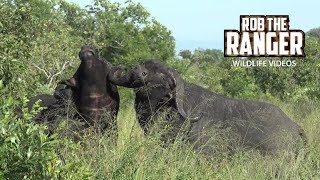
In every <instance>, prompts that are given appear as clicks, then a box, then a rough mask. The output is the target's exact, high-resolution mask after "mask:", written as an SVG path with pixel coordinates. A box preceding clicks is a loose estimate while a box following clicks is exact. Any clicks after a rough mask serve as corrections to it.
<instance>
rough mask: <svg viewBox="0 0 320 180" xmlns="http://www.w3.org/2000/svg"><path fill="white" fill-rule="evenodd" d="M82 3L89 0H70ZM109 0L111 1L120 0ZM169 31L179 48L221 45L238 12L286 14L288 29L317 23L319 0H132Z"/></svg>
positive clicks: (236, 24)
mask: <svg viewBox="0 0 320 180" xmlns="http://www.w3.org/2000/svg"><path fill="white" fill-rule="evenodd" d="M70 1H71V2H74V3H77V4H79V5H80V6H81V7H84V6H85V5H88V4H93V1H92V0H70ZM124 1H125V0H118V1H116V0H112V1H111V2H124ZM134 2H140V3H141V4H142V5H143V6H144V7H145V8H146V9H147V10H148V11H149V12H150V14H151V16H153V17H155V18H156V19H157V20H158V21H159V22H160V23H162V24H163V25H165V26H166V27H167V28H168V29H170V30H171V31H172V33H173V36H174V37H175V39H176V48H177V51H179V50H181V49H190V50H193V49H195V48H215V49H221V50H222V49H223V42H224V34H223V33H224V29H239V16H240V15H289V18H290V29H301V30H303V31H305V32H306V31H308V30H310V29H311V28H316V27H320V1H319V0H241V1H240V0H220V1H214V0H134Z"/></svg>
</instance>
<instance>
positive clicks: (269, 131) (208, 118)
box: [111, 60, 305, 153]
mask: <svg viewBox="0 0 320 180" xmlns="http://www.w3.org/2000/svg"><path fill="white" fill-rule="evenodd" d="M119 71H123V69H122V68H118V69H115V70H114V71H113V72H112V73H113V74H121V73H119ZM111 80H112V82H113V83H115V84H117V85H121V86H125V87H130V88H135V91H136V98H135V108H136V111H137V114H138V120H139V123H140V125H141V127H142V128H143V129H144V130H145V132H147V127H146V124H147V123H149V121H150V119H151V118H150V117H151V116H152V115H154V114H155V113H157V112H161V111H162V110H163V109H167V110H168V109H169V111H171V115H172V116H174V113H176V114H177V115H178V116H179V118H174V119H172V118H167V120H168V121H170V122H172V124H173V126H175V128H176V130H177V131H178V130H179V128H180V127H181V126H182V124H183V123H185V120H186V119H189V120H190V122H191V125H190V128H189V129H188V132H189V133H188V137H189V140H190V142H192V143H195V142H196V143H195V144H196V148H199V149H202V148H203V146H204V145H206V144H207V142H208V141H209V139H210V138H212V137H210V135H204V134H210V131H212V129H211V128H213V127H217V126H219V128H223V129H228V128H230V129H232V133H233V135H232V136H233V137H232V138H233V139H234V141H235V142H234V143H236V144H237V146H241V147H244V148H246V147H251V148H252V147H253V148H259V149H261V150H262V151H264V152H271V153H273V152H277V151H278V150H281V149H286V146H287V145H288V144H289V143H291V144H294V143H295V141H300V140H301V137H303V138H305V135H304V132H303V130H302V128H301V127H300V126H299V125H297V124H296V123H295V122H293V121H292V120H291V119H290V118H289V117H288V116H287V115H286V114H285V113H284V112H283V111H282V110H281V109H280V108H278V107H277V106H274V105H272V104H268V103H263V102H257V101H244V100H237V99H232V98H228V97H224V96H221V95H218V94H216V93H213V92H211V91H208V90H206V89H204V88H202V87H200V86H197V85H194V84H190V83H186V82H184V81H183V80H181V78H180V77H179V75H178V73H177V72H176V71H174V70H172V69H169V68H166V67H165V66H164V65H163V64H162V63H161V62H160V61H156V60H150V61H146V62H144V63H142V64H140V65H138V66H136V68H134V69H132V70H131V71H129V72H128V73H127V74H126V75H124V76H120V75H118V76H114V77H113V79H111ZM173 112H174V113H173ZM206 131H208V132H209V133H207V132H206ZM282 137H284V138H282ZM213 138H214V137H213ZM230 148H233V146H232V145H231V144H230ZM204 149H205V148H204ZM209 151H210V150H209Z"/></svg>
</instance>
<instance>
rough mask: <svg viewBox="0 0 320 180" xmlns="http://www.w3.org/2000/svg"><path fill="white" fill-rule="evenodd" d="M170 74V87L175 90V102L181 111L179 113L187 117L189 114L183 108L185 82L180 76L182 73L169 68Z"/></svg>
mask: <svg viewBox="0 0 320 180" xmlns="http://www.w3.org/2000/svg"><path fill="white" fill-rule="evenodd" d="M168 71H169V74H170V78H171V82H170V88H171V90H173V97H174V102H175V106H176V108H177V110H178V112H179V114H180V115H181V116H182V117H184V118H187V114H186V112H185V111H184V109H183V97H184V82H183V80H182V79H181V78H180V75H179V74H178V72H177V71H175V70H173V69H169V70H168Z"/></svg>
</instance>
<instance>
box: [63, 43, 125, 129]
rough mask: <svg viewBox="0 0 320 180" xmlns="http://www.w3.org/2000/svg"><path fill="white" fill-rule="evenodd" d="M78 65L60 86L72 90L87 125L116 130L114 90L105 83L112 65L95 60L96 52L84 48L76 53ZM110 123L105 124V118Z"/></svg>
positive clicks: (116, 97) (116, 106)
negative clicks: (64, 85) (66, 86)
mask: <svg viewBox="0 0 320 180" xmlns="http://www.w3.org/2000/svg"><path fill="white" fill-rule="evenodd" d="M79 58H80V60H81V64H80V66H79V68H78V69H77V71H76V73H75V74H74V76H73V78H71V79H69V80H66V81H64V82H63V83H64V84H66V85H68V86H70V87H71V88H72V91H73V100H74V102H75V105H76V107H77V109H78V111H79V112H80V113H81V115H82V117H83V118H84V119H85V121H86V122H87V125H88V126H92V125H98V126H99V127H100V128H102V129H106V128H111V127H115V122H114V120H115V118H116V115H117V113H118V110H119V101H120V99H119V94H118V91H117V87H116V86H115V85H113V84H111V83H110V82H109V80H108V78H109V77H108V74H109V71H110V70H111V68H112V65H111V64H110V63H109V62H107V61H102V60H100V59H98V58H97V57H96V54H95V50H94V49H93V48H91V47H89V46H83V47H82V48H81V51H80V52H79ZM106 113H107V114H110V115H111V118H108V119H109V120H110V121H112V122H106V121H105V120H104V118H103V116H104V115H106Z"/></svg>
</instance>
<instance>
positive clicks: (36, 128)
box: [0, 0, 320, 179]
mask: <svg viewBox="0 0 320 180" xmlns="http://www.w3.org/2000/svg"><path fill="white" fill-rule="evenodd" d="M319 29H320V28H315V29H312V30H310V31H308V32H307V33H306V45H305V54H306V57H305V58H290V60H296V62H297V65H296V66H295V67H288V68H277V67H262V68H240V67H233V66H232V58H224V57H223V53H222V52H221V51H220V50H216V49H200V48H199V49H195V50H182V51H180V52H178V53H176V52H175V40H174V37H173V36H172V34H171V32H170V30H169V29H167V28H166V27H165V26H163V25H162V24H161V23H159V22H158V21H157V20H156V19H154V18H153V17H152V15H151V14H150V12H148V11H147V10H146V9H145V8H144V7H143V6H142V5H141V4H138V3H134V2H133V1H131V0H128V1H126V2H124V3H113V2H109V1H107V0H95V2H94V4H92V5H89V6H87V7H86V9H81V8H80V7H79V6H78V5H75V4H72V3H69V2H67V1H65V0H51V1H44V0H32V1H25V0H6V1H4V0H0V39H1V41H0V49H1V53H0V61H1V63H0V95H1V96H0V179H319V178H320V171H319V169H320V138H319V137H320V136H319V129H320V123H319V121H320V110H319V105H320V61H319V59H320V30H319ZM84 43H92V44H94V45H95V46H96V47H97V48H98V52H99V55H100V56H101V57H104V58H106V59H108V60H109V61H110V62H111V63H112V64H113V65H118V64H123V65H126V66H127V67H132V65H134V64H136V63H138V62H139V61H141V60H143V59H146V58H158V59H161V60H163V61H164V62H165V63H166V64H167V65H168V66H170V67H173V68H175V69H177V70H178V71H179V73H180V74H181V76H182V77H183V78H184V79H185V80H187V81H189V82H192V83H195V84H198V85H200V86H202V87H205V88H207V89H210V90H212V91H214V92H217V93H220V94H223V95H226V96H229V97H234V98H238V99H251V100H253V99H254V100H260V101H265V102H270V103H273V104H276V105H278V106H280V107H281V108H282V109H283V110H284V112H286V113H287V114H288V115H289V116H290V117H291V118H292V119H293V120H294V121H295V122H297V123H298V124H300V125H301V126H302V127H303V128H304V130H305V132H306V135H307V137H308V144H307V145H306V146H305V147H303V148H301V149H300V151H299V152H298V153H297V154H295V155H292V154H290V153H286V152H283V154H281V155H279V156H271V155H262V154H260V153H259V152H258V151H256V150H250V149H249V150H239V151H237V152H235V153H234V154H230V153H228V151H226V150H225V148H221V146H223V142H222V141H223V138H221V134H219V132H217V133H216V138H214V140H215V142H216V143H215V144H216V146H217V151H216V152H215V153H214V154H212V156H209V157H208V156H204V155H202V154H201V153H198V152H195V151H193V149H192V144H188V143H186V142H184V140H183V138H178V139H177V140H176V141H175V142H174V143H172V144H167V145H164V144H163V142H161V141H160V137H161V134H162V133H165V131H166V128H164V127H166V126H163V125H161V123H159V124H155V125H154V126H153V127H151V128H152V130H151V134H150V136H148V137H144V135H143V133H142V130H141V129H140V127H139V126H138V124H137V121H136V118H135V111H134V108H133V95H134V93H133V92H132V90H130V89H126V88H120V96H121V104H120V106H121V108H120V112H119V116H118V118H117V123H118V132H107V133H104V134H99V133H94V132H92V131H90V130H88V132H87V133H86V134H85V135H84V137H83V139H82V140H81V141H80V142H74V141H72V139H70V138H68V137H67V136H62V135H61V134H64V132H65V131H67V130H68V126H69V124H68V122H69V121H68V119H66V117H61V118H60V119H61V120H62V123H61V124H60V126H59V130H58V131H57V132H56V133H55V134H53V135H52V136H50V137H47V136H46V134H45V129H46V127H45V126H43V125H38V124H34V123H33V122H32V121H31V118H32V117H33V116H34V114H35V113H37V112H39V111H40V110H41V108H38V107H35V108H34V109H33V111H32V112H30V113H28V112H27V110H26V108H24V111H25V114H24V116H23V117H21V118H17V117H16V116H15V114H14V113H13V111H14V108H15V107H17V106H18V105H20V104H21V103H23V104H24V107H25V105H26V103H27V101H28V98H30V97H32V96H35V95H37V94H43V93H48V94H52V93H53V92H54V90H55V88H56V86H57V82H58V81H59V80H62V79H67V78H69V77H71V76H72V75H73V73H74V72H75V70H76V68H77V67H78V65H79V63H80V61H79V59H78V52H79V50H80V47H81V46H82V45H83V44H84ZM233 59H236V58H233ZM273 59H275V58H273ZM285 59H287V58H282V60H285ZM70 111H72V110H70ZM161 121H162V120H161V118H160V119H159V122H161ZM115 134H117V138H114V137H116V135H115Z"/></svg>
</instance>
